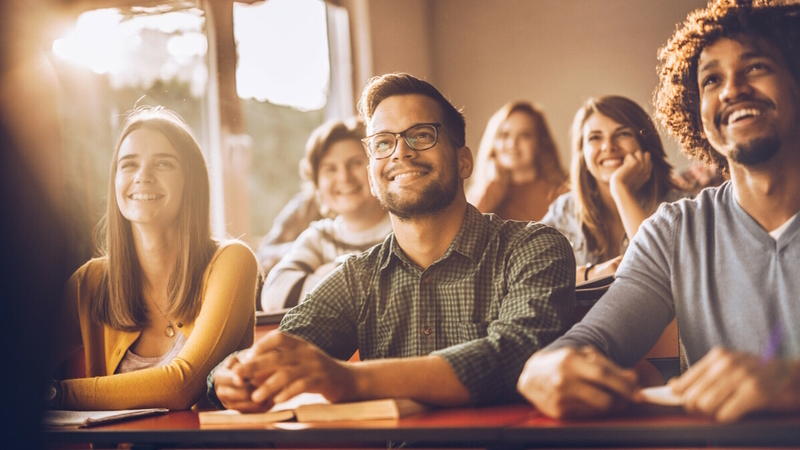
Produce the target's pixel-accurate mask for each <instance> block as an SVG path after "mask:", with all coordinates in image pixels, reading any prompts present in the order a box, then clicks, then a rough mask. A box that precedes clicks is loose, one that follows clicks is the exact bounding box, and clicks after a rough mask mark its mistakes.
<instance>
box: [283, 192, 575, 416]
mask: <svg viewBox="0 0 800 450" xmlns="http://www.w3.org/2000/svg"><path fill="white" fill-rule="evenodd" d="M574 291H575V257H574V255H573V253H572V248H571V247H570V245H569V242H568V241H567V239H566V238H565V237H564V236H562V235H561V234H560V233H559V232H558V231H556V230H555V229H553V228H549V227H545V226H544V225H541V224H538V223H535V222H530V223H529V222H514V221H503V220H501V219H500V218H498V217H497V216H494V215H492V214H487V215H484V214H481V213H480V212H479V211H478V210H477V209H475V208H474V207H473V206H471V205H470V206H469V207H468V210H467V213H466V215H465V217H464V222H463V223H462V225H461V230H460V231H459V232H458V234H457V235H456V237H455V239H454V240H453V242H452V243H451V244H450V247H449V248H448V249H447V251H446V252H445V254H444V256H442V257H441V258H440V259H439V260H438V261H436V262H435V263H433V264H432V265H431V266H430V267H428V269H426V270H422V269H421V268H420V267H418V266H417V265H415V264H414V263H412V262H411V261H410V260H409V259H408V258H407V257H406V255H405V254H404V253H403V250H402V249H401V248H400V247H399V246H398V244H397V241H396V240H395V237H394V233H392V234H390V235H389V236H388V237H387V238H386V240H385V241H384V242H383V244H380V245H377V246H375V247H373V248H372V249H370V250H368V251H367V252H365V253H363V254H362V255H360V256H357V257H351V258H348V259H347V260H346V261H345V262H344V264H343V265H342V266H340V267H339V268H338V269H337V270H335V271H334V272H333V273H332V274H331V275H330V276H328V277H327V278H325V279H324V280H323V281H322V282H320V284H319V285H317V287H316V288H315V289H314V290H313V291H312V292H311V293H310V294H308V296H307V297H306V299H305V301H304V302H303V303H301V304H300V305H299V306H297V307H295V308H294V309H292V310H291V311H289V312H288V313H287V314H286V316H285V317H284V318H283V321H282V322H281V325H280V330H282V331H285V332H288V333H291V334H293V335H296V336H299V337H301V338H303V339H305V340H307V341H309V342H311V343H313V344H314V345H316V346H318V347H319V348H321V349H322V350H324V351H325V352H327V353H328V354H329V355H331V356H333V357H335V358H339V359H347V358H349V357H350V356H351V355H352V354H353V353H354V352H355V350H356V349H358V350H359V352H360V357H361V359H362V360H370V359H382V358H402V357H411V356H423V355H428V354H435V355H439V356H441V357H443V358H444V359H445V360H446V361H447V362H448V364H449V365H450V367H452V369H453V371H454V372H455V374H456V376H457V377H458V379H459V380H460V381H461V383H462V384H463V385H464V386H465V387H466V388H467V389H468V390H469V393H470V396H471V398H472V402H473V403H474V404H486V403H499V402H507V401H511V400H514V399H517V398H518V397H517V394H516V383H517V377H519V374H520V373H521V372H522V366H523V365H524V363H525V361H526V360H527V359H528V357H529V356H530V355H531V354H532V353H533V352H534V351H536V350H538V349H540V348H543V347H544V346H546V345H547V344H549V343H550V342H551V341H553V340H554V339H555V338H557V337H558V336H560V335H561V334H563V333H564V332H565V331H566V330H567V329H568V328H569V327H570V326H571V325H572V323H573V321H574V304H575V295H574Z"/></svg>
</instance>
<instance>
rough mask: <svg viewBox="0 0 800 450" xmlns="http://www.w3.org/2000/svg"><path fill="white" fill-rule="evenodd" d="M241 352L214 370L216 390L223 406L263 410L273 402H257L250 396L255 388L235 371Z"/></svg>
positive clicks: (236, 408) (243, 410) (252, 410)
mask: <svg viewBox="0 0 800 450" xmlns="http://www.w3.org/2000/svg"><path fill="white" fill-rule="evenodd" d="M240 355H241V354H237V355H231V356H229V357H228V358H227V359H226V360H225V361H223V363H222V365H221V366H220V367H219V368H218V369H217V370H216V372H214V392H215V393H216V394H217V398H219V400H220V402H222V406H224V407H225V408H227V409H235V410H237V411H242V412H261V411H266V410H268V409H270V408H271V407H272V403H271V402H265V403H255V402H253V401H252V400H251V398H250V396H251V395H252V393H253V390H254V389H255V387H254V386H252V385H251V384H250V383H249V381H248V380H244V379H242V378H241V377H240V376H238V375H236V374H235V373H234V369H236V367H238V365H239V358H238V356H240Z"/></svg>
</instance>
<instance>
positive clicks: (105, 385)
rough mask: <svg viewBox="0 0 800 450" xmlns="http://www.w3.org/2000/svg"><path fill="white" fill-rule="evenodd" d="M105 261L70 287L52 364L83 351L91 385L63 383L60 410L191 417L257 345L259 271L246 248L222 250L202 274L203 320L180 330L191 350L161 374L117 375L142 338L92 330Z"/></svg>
mask: <svg viewBox="0 0 800 450" xmlns="http://www.w3.org/2000/svg"><path fill="white" fill-rule="evenodd" d="M106 264H107V260H106V258H96V259H92V260H90V261H89V262H87V263H86V264H84V265H83V266H82V267H81V268H80V269H78V270H77V271H76V272H75V273H74V274H73V275H72V277H71V278H70V280H69V282H68V283H67V287H66V291H65V295H64V302H63V305H62V307H63V310H62V311H61V314H60V316H59V318H58V323H59V325H58V329H57V331H58V334H57V335H56V342H54V346H53V347H54V355H53V358H54V361H55V362H56V364H58V363H60V362H62V361H64V360H65V359H66V358H68V357H69V356H70V355H71V354H73V353H74V352H75V351H76V350H77V349H78V348H80V346H83V348H84V353H85V355H86V378H80V379H72V380H64V381H61V382H60V385H61V386H60V387H61V393H62V395H61V401H60V403H59V404H58V405H56V407H57V408H59V409H71V410H112V409H132V408H156V407H158V408H169V409H188V408H190V407H191V406H192V405H194V404H195V403H197V402H198V401H199V400H201V399H202V398H204V397H205V395H204V394H205V391H206V377H207V376H208V374H209V372H211V370H212V369H213V368H214V367H216V365H217V364H219V362H220V361H222V360H223V359H224V358H225V357H226V356H228V355H229V354H231V353H232V352H234V351H235V350H241V349H245V348H247V347H250V346H251V345H252V344H253V339H254V335H255V291H256V280H257V273H258V263H257V262H256V259H255V256H254V255H253V253H252V251H251V250H250V249H249V248H248V247H247V246H245V245H244V244H242V243H240V242H237V241H230V242H228V243H226V244H223V245H221V246H220V247H219V249H217V251H216V253H215V254H214V256H213V257H212V259H211V261H210V262H209V264H208V267H206V270H205V273H204V274H203V287H202V302H203V305H202V307H201V309H200V314H199V315H198V316H197V319H196V320H195V321H194V323H186V324H183V326H182V327H180V328H177V327H176V329H177V330H178V331H179V332H181V333H183V334H185V335H186V336H187V338H188V339H187V341H186V344H185V345H184V347H183V349H182V350H181V351H180V353H179V354H178V355H177V356H176V357H175V359H173V360H172V362H170V363H169V364H167V365H166V366H163V367H155V368H150V369H143V370H138V371H135V372H129V373H124V374H114V371H115V370H116V369H117V366H118V365H119V363H120V361H121V360H122V357H123V356H124V355H125V352H126V351H127V350H128V348H129V347H130V346H131V345H132V344H133V343H134V342H135V341H136V339H138V338H139V334H140V331H136V332H127V331H120V330H116V329H113V328H110V327H108V326H106V325H103V324H98V323H94V322H93V321H92V320H91V316H90V314H89V311H90V310H91V309H90V306H91V303H92V301H93V300H94V298H95V291H96V290H97V287H98V285H99V283H100V279H101V278H102V275H103V272H104V270H105V266H106Z"/></svg>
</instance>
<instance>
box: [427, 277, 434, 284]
mask: <svg viewBox="0 0 800 450" xmlns="http://www.w3.org/2000/svg"><path fill="white" fill-rule="evenodd" d="M431 283H433V277H428V278H425V284H431Z"/></svg>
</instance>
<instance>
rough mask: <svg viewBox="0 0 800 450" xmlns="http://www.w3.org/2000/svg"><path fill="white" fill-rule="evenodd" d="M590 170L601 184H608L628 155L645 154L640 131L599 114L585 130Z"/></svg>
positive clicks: (586, 159) (586, 154)
mask: <svg viewBox="0 0 800 450" xmlns="http://www.w3.org/2000/svg"><path fill="white" fill-rule="evenodd" d="M581 135H582V138H581V139H582V141H583V145H582V147H583V150H582V151H583V158H584V160H585V162H586V168H587V169H588V170H589V173H590V174H592V176H593V177H594V178H595V179H596V180H597V182H598V183H606V184H607V183H608V182H609V180H610V179H611V175H612V174H613V173H614V171H616V170H617V169H618V168H619V167H621V166H622V161H623V160H624V159H625V155H628V154H630V153H633V152H635V151H637V150H642V148H641V146H640V145H639V140H638V139H637V138H636V131H634V130H633V129H631V128H630V127H628V126H625V125H622V124H620V123H618V122H616V121H614V120H612V119H611V118H609V117H608V116H604V115H603V114H600V113H598V112H595V113H593V114H592V115H591V116H589V118H588V119H586V122H584V124H583V128H582V129H581Z"/></svg>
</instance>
